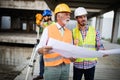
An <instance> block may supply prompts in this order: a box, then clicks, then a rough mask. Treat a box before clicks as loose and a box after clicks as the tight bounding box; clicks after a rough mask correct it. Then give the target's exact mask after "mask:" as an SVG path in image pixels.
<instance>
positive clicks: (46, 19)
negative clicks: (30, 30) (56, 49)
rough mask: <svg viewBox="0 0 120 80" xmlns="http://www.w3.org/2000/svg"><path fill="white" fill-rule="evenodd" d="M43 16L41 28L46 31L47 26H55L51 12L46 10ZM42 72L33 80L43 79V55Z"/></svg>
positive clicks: (41, 60)
mask: <svg viewBox="0 0 120 80" xmlns="http://www.w3.org/2000/svg"><path fill="white" fill-rule="evenodd" d="M42 16H43V19H42V22H41V24H40V26H41V27H42V28H43V29H45V28H46V27H47V26H49V25H51V24H55V22H54V21H52V18H51V16H52V12H51V10H48V9H46V10H44V11H43V13H42ZM39 64H40V65H39V66H40V69H39V70H40V72H39V75H38V76H37V77H35V78H34V79H33V80H39V79H43V74H44V60H43V55H42V54H41V55H40V63H39Z"/></svg>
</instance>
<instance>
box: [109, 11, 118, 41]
mask: <svg viewBox="0 0 120 80" xmlns="http://www.w3.org/2000/svg"><path fill="white" fill-rule="evenodd" d="M119 24H120V9H118V10H115V11H114V19H113V27H112V37H111V42H112V43H117V39H118V30H119Z"/></svg>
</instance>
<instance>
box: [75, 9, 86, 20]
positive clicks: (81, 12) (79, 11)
mask: <svg viewBox="0 0 120 80" xmlns="http://www.w3.org/2000/svg"><path fill="white" fill-rule="evenodd" d="M86 14H88V13H87V11H86V9H85V8H84V7H78V8H77V9H75V12H74V17H75V18H76V17H77V16H81V15H86Z"/></svg>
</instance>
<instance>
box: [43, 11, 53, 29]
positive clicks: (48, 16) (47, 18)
mask: <svg viewBox="0 0 120 80" xmlns="http://www.w3.org/2000/svg"><path fill="white" fill-rule="evenodd" d="M42 16H43V21H42V23H41V26H42V27H43V28H45V27H47V26H49V25H50V24H54V23H55V22H54V21H52V11H51V10H48V9H46V10H44V11H43V14H42Z"/></svg>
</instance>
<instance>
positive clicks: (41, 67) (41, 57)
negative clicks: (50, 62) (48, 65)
mask: <svg viewBox="0 0 120 80" xmlns="http://www.w3.org/2000/svg"><path fill="white" fill-rule="evenodd" d="M43 74H44V59H43V55H40V73H39V75H40V76H43Z"/></svg>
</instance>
